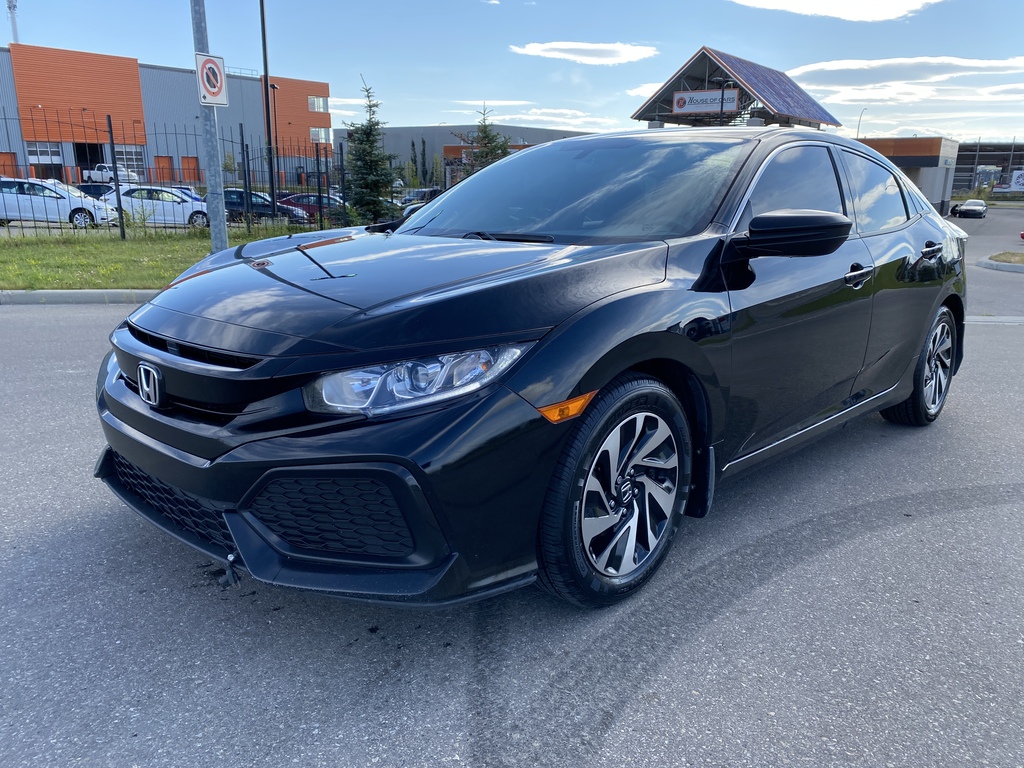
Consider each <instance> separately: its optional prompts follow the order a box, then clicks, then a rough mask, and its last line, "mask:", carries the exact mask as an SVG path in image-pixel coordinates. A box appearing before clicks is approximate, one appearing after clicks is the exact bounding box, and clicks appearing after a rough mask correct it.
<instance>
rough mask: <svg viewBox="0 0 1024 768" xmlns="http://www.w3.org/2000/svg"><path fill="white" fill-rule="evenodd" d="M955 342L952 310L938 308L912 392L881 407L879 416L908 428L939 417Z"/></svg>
mask: <svg viewBox="0 0 1024 768" xmlns="http://www.w3.org/2000/svg"><path fill="white" fill-rule="evenodd" d="M956 344H957V338H956V322H955V321H954V320H953V313H952V312H950V311H949V309H947V308H946V307H941V308H940V309H939V311H938V312H937V313H936V315H935V319H934V320H933V321H932V326H931V330H929V331H928V336H927V338H925V340H924V347H923V348H922V349H921V356H920V358H918V361H917V367H916V368H914V391H913V392H911V393H910V397H908V398H907V399H906V400H904V401H903V402H902V403H899V404H897V405H894V406H892V407H890V408H885V409H883V410H882V411H881V414H882V418H884V419H886V420H887V421H891V422H893V423H895V424H906V425H907V426H911V427H924V426H927V425H928V424H931V423H932V422H933V421H935V420H936V419H937V418H939V414H940V413H942V407H943V406H944V405H945V404H946V397H947V396H948V395H949V385H950V384H951V383H952V379H953V367H954V365H955V364H956Z"/></svg>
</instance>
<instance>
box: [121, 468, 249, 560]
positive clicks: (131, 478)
mask: <svg viewBox="0 0 1024 768" xmlns="http://www.w3.org/2000/svg"><path fill="white" fill-rule="evenodd" d="M114 467H115V468H116V470H117V477H118V479H119V480H120V481H121V483H122V484H124V486H125V487H126V488H128V490H130V491H132V492H133V493H135V494H137V495H139V496H141V497H142V498H143V499H145V500H146V502H147V503H148V504H149V505H150V506H151V507H153V508H154V509H156V510H157V511H158V512H160V513H161V514H163V515H164V517H167V518H168V519H169V520H171V521H172V522H173V523H176V524H177V526H178V527H180V528H184V529H185V530H186V531H189V532H190V533H194V534H195V535H196V536H199V537H200V538H201V539H203V540H205V541H209V542H211V543H213V544H217V545H219V546H221V547H223V548H224V549H226V550H227V551H228V552H232V551H234V549H235V544H234V540H233V539H232V538H231V533H230V532H229V531H228V526H227V523H225V522H224V515H223V514H222V511H221V509H219V508H218V507H217V506H216V505H214V504H213V502H211V501H209V500H207V499H203V498H201V497H199V496H193V495H192V494H190V493H185V492H184V491H182V490H179V489H177V488H174V487H172V486H170V485H167V483H164V482H162V481H160V480H157V479H156V478H155V477H153V476H152V475H149V474H147V473H146V472H143V471H142V470H141V469H139V468H138V467H136V466H135V465H134V464H132V463H131V462H130V461H128V460H127V459H126V458H124V457H123V456H121V455H120V454H118V453H116V452H115V453H114Z"/></svg>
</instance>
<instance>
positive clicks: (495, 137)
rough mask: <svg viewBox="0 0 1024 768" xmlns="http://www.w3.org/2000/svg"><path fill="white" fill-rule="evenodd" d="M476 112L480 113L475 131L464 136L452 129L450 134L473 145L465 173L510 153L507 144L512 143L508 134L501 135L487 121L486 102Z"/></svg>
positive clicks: (473, 171)
mask: <svg viewBox="0 0 1024 768" xmlns="http://www.w3.org/2000/svg"><path fill="white" fill-rule="evenodd" d="M478 114H479V115H480V122H479V123H477V124H476V133H475V134H474V135H473V136H466V135H463V134H461V133H455V132H454V131H452V135H454V136H455V137H456V138H458V139H460V140H461V141H462V142H463V143H464V144H469V145H471V146H472V147H473V149H472V150H471V151H470V154H469V167H468V168H467V169H466V171H467V175H469V174H472V173H476V172H477V171H479V170H480V169H481V168H486V167H487V166H488V165H490V164H491V163H494V162H497V161H498V160H501V158H503V157H507V156H508V155H510V154H512V150H511V148H510V146H509V145H510V144H511V143H512V141H511V139H509V137H508V136H502V135H501V134H500V133H498V132H497V131H496V130H494V128H493V126H492V125H491V124H490V123H489V122H487V116H488V115H489V114H490V110H488V109H487V105H486V104H485V105H484V108H483V111H481V112H479V113H478Z"/></svg>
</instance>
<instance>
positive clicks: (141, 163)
mask: <svg viewBox="0 0 1024 768" xmlns="http://www.w3.org/2000/svg"><path fill="white" fill-rule="evenodd" d="M114 160H115V162H117V163H120V164H121V165H123V166H124V167H125V168H127V169H128V170H129V171H135V172H139V171H145V170H146V158H145V155H144V154H143V150H142V147H135V146H132V145H130V144H121V145H115V146H114Z"/></svg>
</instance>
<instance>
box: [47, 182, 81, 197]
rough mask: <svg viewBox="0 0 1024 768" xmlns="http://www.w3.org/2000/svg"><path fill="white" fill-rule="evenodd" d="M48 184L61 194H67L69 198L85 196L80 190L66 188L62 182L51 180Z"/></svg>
mask: <svg viewBox="0 0 1024 768" xmlns="http://www.w3.org/2000/svg"><path fill="white" fill-rule="evenodd" d="M50 183H51V184H53V186H55V187H56V188H57V189H59V190H61V191H62V192H66V193H67V194H69V195H71V197H86V194H85V193H84V192H83V191H82V190H80V189H78V188H77V187H71V186H68V185H67V184H65V183H64V182H63V181H57V180H56V179H53V180H52V181H51V182H50Z"/></svg>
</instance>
